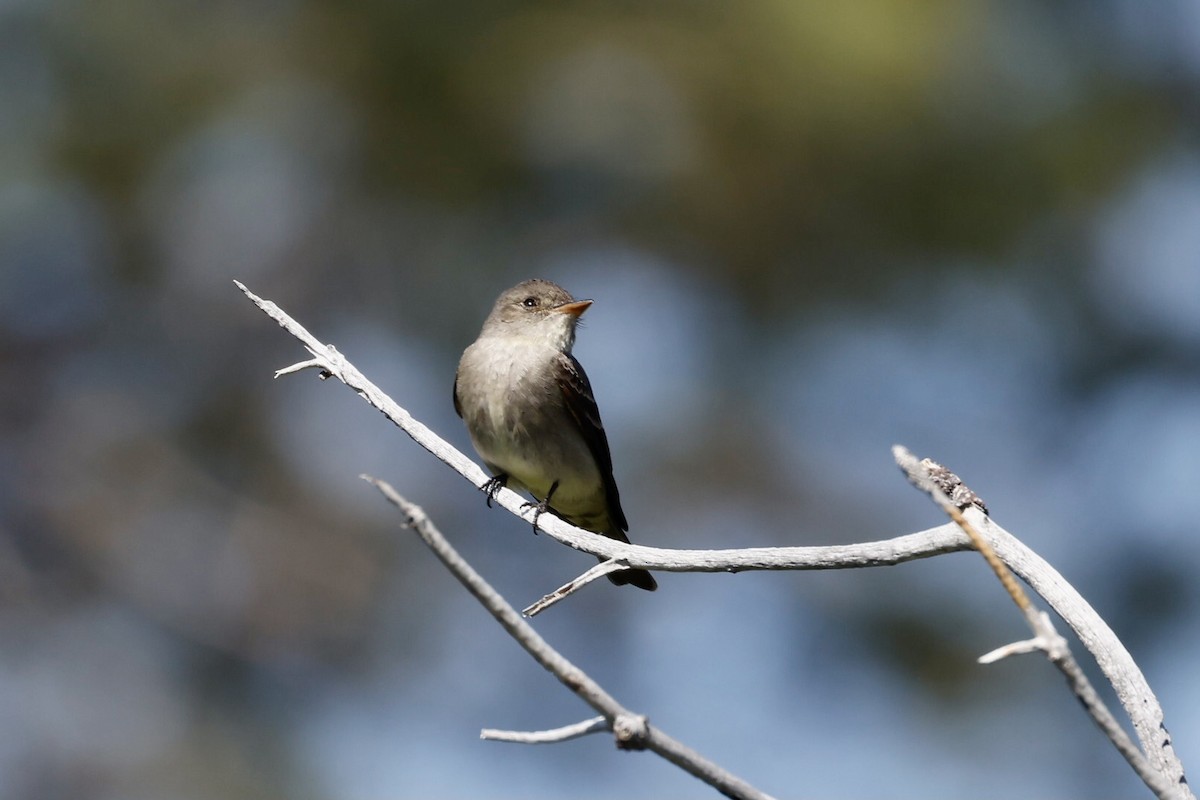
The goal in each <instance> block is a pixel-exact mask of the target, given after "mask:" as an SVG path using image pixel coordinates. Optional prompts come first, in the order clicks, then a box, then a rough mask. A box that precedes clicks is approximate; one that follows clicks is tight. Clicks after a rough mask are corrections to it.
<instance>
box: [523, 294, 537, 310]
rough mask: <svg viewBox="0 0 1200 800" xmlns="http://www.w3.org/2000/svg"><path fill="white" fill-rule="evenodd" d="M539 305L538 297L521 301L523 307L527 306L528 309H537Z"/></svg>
mask: <svg viewBox="0 0 1200 800" xmlns="http://www.w3.org/2000/svg"><path fill="white" fill-rule="evenodd" d="M537 304H538V301H537V298H536V297H526V298H525V299H524V300H522V301H521V305H523V306H525V307H526V308H537Z"/></svg>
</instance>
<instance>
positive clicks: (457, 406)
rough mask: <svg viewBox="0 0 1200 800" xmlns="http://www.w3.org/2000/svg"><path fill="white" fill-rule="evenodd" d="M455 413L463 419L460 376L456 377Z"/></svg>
mask: <svg viewBox="0 0 1200 800" xmlns="http://www.w3.org/2000/svg"><path fill="white" fill-rule="evenodd" d="M454 413H455V414H458V416H459V418H460V419H461V418H462V403H460V402H459V401H458V376H457V375H455V376H454Z"/></svg>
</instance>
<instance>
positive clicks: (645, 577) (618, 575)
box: [602, 559, 658, 592]
mask: <svg viewBox="0 0 1200 800" xmlns="http://www.w3.org/2000/svg"><path fill="white" fill-rule="evenodd" d="M602 560H603V559H602ZM608 579H609V580H610V581H612V582H613V583H615V584H616V585H617V586H624V585H625V584H627V583H628V584H630V585H631V586H636V587H637V588H639V589H645V590H646V591H647V592H653V591H654V590H655V589H657V588H658V581H656V580H654V576H653V575H651V574H650V573H649V572H647V571H646V570H644V569H623V570H621V571H620V572H610V573H608Z"/></svg>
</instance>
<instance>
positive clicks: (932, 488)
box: [892, 445, 1191, 800]
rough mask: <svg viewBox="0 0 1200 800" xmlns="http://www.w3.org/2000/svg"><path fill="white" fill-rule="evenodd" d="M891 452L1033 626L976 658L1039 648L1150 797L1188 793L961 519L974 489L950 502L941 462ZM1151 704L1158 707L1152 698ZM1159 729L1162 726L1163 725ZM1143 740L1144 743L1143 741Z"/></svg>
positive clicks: (900, 451)
mask: <svg viewBox="0 0 1200 800" xmlns="http://www.w3.org/2000/svg"><path fill="white" fill-rule="evenodd" d="M892 453H893V455H894V456H895V458H896V463H897V464H898V465H899V466H900V468H901V469H902V470H904V472H905V473H906V474H907V475H908V478H909V480H910V481H912V483H913V484H914V485H915V486H917V487H918V488H920V489H921V490H922V491H924V492H925V493H926V494H928V495H929V496H930V497H931V498H932V499H933V501H934V502H935V503H937V504H938V505H939V506H940V507H941V508H942V510H943V511H945V512H946V514H947V515H949V517H950V518H951V519H952V520H954V522H955V524H957V525H958V526H959V527H960V528H962V530H963V532H964V533H966V534H967V536H969V537H970V538H971V541H972V543H973V544H974V545H975V547H976V549H977V550H979V552H980V554H981V555H982V556H983V557H984V559H985V560H986V561H987V562H988V565H989V566H990V567H991V568H992V570H993V571H994V572H995V573H996V577H997V578H999V579H1000V583H1001V585H1003V586H1004V589H1005V591H1007V592H1008V594H1009V596H1010V597H1011V598H1012V599H1013V602H1014V603H1016V604H1017V607H1018V608H1020V609H1021V612H1022V613H1023V614H1024V615H1025V619H1026V621H1027V622H1028V623H1029V627H1030V628H1031V629H1032V630H1033V634H1034V637H1033V639H1030V640H1026V641H1023V642H1017V643H1014V644H1011V645H1006V646H1005V647H1001V648H999V649H998V650H993V651H992V652H991V653H988V654H987V655H985V656H984V657H983V658H982V659H980V660H981V661H983V660H984V659H987V660H988V661H989V662H990V661H995V660H997V659H999V658H1003V657H1004V656H1007V655H1011V654H1014V653H1017V652H1032V651H1033V650H1035V649H1039V650H1042V651H1044V652H1045V653H1046V655H1047V657H1048V658H1049V659H1050V662H1051V663H1052V664H1054V665H1055V666H1056V667H1057V668H1058V669H1059V671H1060V672H1062V673H1063V675H1064V676H1066V678H1067V683H1068V685H1069V686H1070V687H1071V691H1072V692H1074V694H1075V696H1076V697H1077V698H1079V701H1080V703H1081V704H1082V705H1083V707H1084V709H1085V710H1086V711H1087V712H1088V714H1089V715H1090V716H1091V717H1092V720H1093V721H1094V722H1095V723H1096V725H1097V727H1099V728H1100V730H1101V731H1102V732H1103V733H1104V734H1105V735H1106V736H1107V737H1108V739H1109V741H1111V742H1112V744H1113V746H1114V747H1116V748H1117V751H1118V752H1120V753H1121V755H1122V756H1124V758H1125V760H1126V761H1127V762H1128V763H1129V766H1130V767H1132V768H1133V771H1134V772H1136V773H1137V775H1138V777H1139V778H1141V779H1142V781H1143V782H1144V783H1145V784H1146V785H1147V786H1148V787H1150V789H1151V791H1153V792H1154V794H1155V795H1156V796H1158V797H1159V798H1163V800H1166V799H1167V798H1188V797H1191V792H1190V790H1189V789H1188V788H1187V783H1186V781H1185V780H1183V771H1182V765H1180V766H1179V774H1178V777H1177V778H1176V779H1175V780H1172V777H1171V776H1170V775H1169V773H1168V772H1166V771H1165V770H1162V769H1161V768H1159V767H1157V766H1154V765H1152V764H1151V763H1150V761H1149V759H1148V758H1147V757H1146V755H1144V754H1143V753H1142V751H1141V750H1139V749H1138V747H1137V745H1135V744H1134V743H1133V740H1132V739H1130V738H1129V735H1128V734H1127V733H1125V730H1124V728H1122V727H1121V726H1120V724H1119V723H1118V722H1117V720H1116V718H1115V717H1114V716H1113V715H1112V712H1111V711H1109V710H1108V706H1106V705H1105V703H1104V701H1103V700H1102V699H1100V696H1099V694H1098V693H1097V692H1096V689H1095V687H1094V686H1092V683H1091V681H1089V680H1088V678H1087V676H1086V675H1084V673H1083V670H1082V669H1081V668H1080V666H1079V664H1078V662H1076V661H1075V658H1074V656H1072V655H1071V650H1070V648H1069V647H1068V646H1067V642H1066V640H1065V639H1063V638H1062V637H1061V636H1059V635H1058V632H1057V631H1055V630H1054V626H1053V625H1052V624H1051V622H1050V615H1049V614H1046V613H1045V612H1041V611H1039V610H1038V609H1037V607H1036V606H1034V604H1033V601H1032V600H1030V599H1029V596H1028V595H1027V594H1026V593H1025V590H1024V589H1023V588H1021V585H1020V584H1019V583H1017V581H1016V578H1015V577H1014V576H1013V573H1012V571H1011V570H1010V569H1009V568H1008V566H1007V565H1006V564H1005V563H1004V560H1003V559H1002V558H1001V557H1000V556H999V554H998V553H997V552H996V550H995V549H994V548H993V546H992V542H991V541H990V540H989V539H988V538H987V537H985V536H984V534H983V533H982V532H981V531H980V529H979V528H976V526H975V525H974V524H972V523H971V522H970V521H969V520H968V519H967V518H966V516H965V515H964V513H963V511H962V509H961V508H960V505H967V506H970V505H975V506H976V508H977V509H979V508H983V506H982V502H977V501H978V497H977V496H976V495H975V494H974V492H971V491H970V490H969V489H968V490H966V492H965V495H968V496H969V497H970V498H972V499H971V500H970V501H968V502H966V503H964V502H962V501H960V502H955V501H954V500H951V498H950V496H949V495H947V494H946V492H945V491H944V490H943V487H944V486H946V482H947V476H949V478H952V479H953V481H952V482H953V483H956V484H958V485H959V486H961V485H962V484H961V482H960V481H958V477H957V476H956V475H954V474H953V473H950V472H949V471H948V470H945V468H944V467H941V465H939V464H937V463H936V462H931V461H930V460H929V459H925V460H924V461H921V462H918V461H917V459H916V457H915V456H914V455H913V454H912V453H910V452H909V451H908V450H907V449H905V448H904V447H901V446H899V445H897V446H895V447H893V448H892ZM973 513H974V514H976V515H978V517H979V519H980V520H981V521H982V522H984V523H990V522H991V520H990V519H989V518H988V517H987V515H986V513H985V512H983V511H979V510H976V511H974V512H973ZM1081 602H1082V599H1081ZM1105 627H1107V626H1105ZM1110 633H1111V631H1110ZM1112 640H1113V644H1114V645H1115V646H1116V648H1118V649H1119V650H1120V651H1121V652H1125V648H1124V647H1123V646H1122V645H1121V644H1120V642H1119V641H1117V639H1116V636H1115V635H1114V636H1112ZM1130 663H1131V664H1132V659H1130ZM1133 668H1134V669H1135V670H1136V669H1137V666H1136V665H1133ZM1138 676H1139V677H1140V676H1141V672H1140V670H1139V671H1138ZM1143 680H1144V679H1143ZM1146 691H1147V692H1148V691H1149V687H1147V689H1146ZM1151 697H1153V695H1151ZM1154 707H1155V708H1156V709H1157V708H1158V702H1157V700H1155V701H1154ZM1158 714H1159V720H1160V725H1161V714H1162V712H1161V710H1159V712H1158ZM1130 716H1131V718H1132V716H1133V714H1132V713H1131V715H1130ZM1163 730H1164V731H1165V728H1163ZM1168 742H1169V740H1168ZM1143 744H1145V741H1144V740H1143ZM1168 747H1169V743H1168ZM1151 749H1155V750H1157V748H1150V747H1147V752H1149V751H1150V750H1151ZM1170 755H1171V756H1172V757H1173V756H1174V753H1173V752H1172V753H1170Z"/></svg>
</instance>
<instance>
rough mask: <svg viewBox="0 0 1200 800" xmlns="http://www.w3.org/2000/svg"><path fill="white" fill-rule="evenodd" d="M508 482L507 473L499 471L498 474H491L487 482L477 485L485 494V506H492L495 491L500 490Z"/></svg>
mask: <svg viewBox="0 0 1200 800" xmlns="http://www.w3.org/2000/svg"><path fill="white" fill-rule="evenodd" d="M507 484H508V475H506V474H504V473H503V472H501V473H500V474H499V475H493V476H492V477H491V478H489V479H488V481H487V483H485V484H484V485H483V486H480V487H479V490H480V491H481V492H483V493H484V494H486V495H487V506H488V508H491V507H492V501H493V500H495V499H496V492H498V491H500V490H501V489H503V488H504V487H505V485H507Z"/></svg>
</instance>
